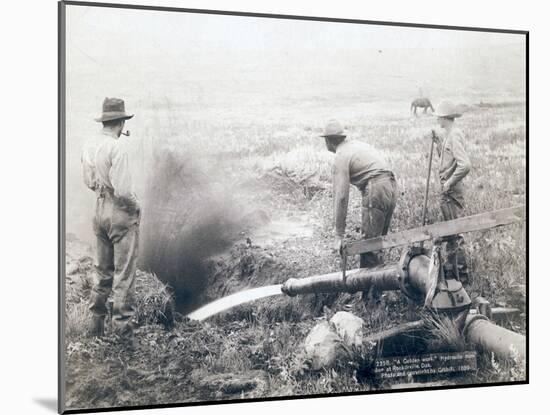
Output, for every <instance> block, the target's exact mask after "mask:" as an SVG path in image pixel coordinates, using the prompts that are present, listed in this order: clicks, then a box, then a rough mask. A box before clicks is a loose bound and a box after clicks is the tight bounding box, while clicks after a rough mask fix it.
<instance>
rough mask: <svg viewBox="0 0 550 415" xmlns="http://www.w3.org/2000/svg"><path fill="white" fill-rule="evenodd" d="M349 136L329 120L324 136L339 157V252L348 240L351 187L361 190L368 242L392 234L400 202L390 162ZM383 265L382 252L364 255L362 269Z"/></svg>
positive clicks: (336, 182) (336, 203) (336, 219)
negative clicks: (392, 220) (393, 219)
mask: <svg viewBox="0 0 550 415" xmlns="http://www.w3.org/2000/svg"><path fill="white" fill-rule="evenodd" d="M346 136H347V134H346V133H345V131H344V129H343V127H342V125H341V124H340V123H339V122H338V121H336V120H331V121H329V122H328V124H327V125H326V127H325V130H324V132H323V134H322V135H321V137H323V138H324V139H325V144H326V147H327V150H329V151H330V152H333V153H335V154H336V157H335V159H334V168H333V198H334V222H335V231H336V238H335V242H334V247H333V250H334V251H337V252H339V251H340V249H341V247H342V244H343V241H344V238H345V231H346V216H347V211H348V202H349V187H350V184H352V185H354V186H356V187H357V188H358V189H359V190H360V191H361V195H362V210H361V234H362V237H363V238H364V239H369V238H374V237H376V236H380V235H386V234H387V233H388V230H389V228H390V223H391V219H392V215H393V211H394V209H395V204H396V201H397V184H396V182H395V176H394V174H393V172H392V170H391V168H390V167H389V165H388V163H387V162H386V161H385V160H384V159H383V158H382V157H381V156H380V155H378V154H377V152H376V150H374V148H372V147H371V146H370V145H369V144H367V143H364V142H362V141H356V140H351V139H348V138H346ZM380 263H381V258H380V257H379V254H378V253H375V252H368V253H365V254H361V260H360V266H361V267H362V268H365V267H374V266H377V265H379V264H380Z"/></svg>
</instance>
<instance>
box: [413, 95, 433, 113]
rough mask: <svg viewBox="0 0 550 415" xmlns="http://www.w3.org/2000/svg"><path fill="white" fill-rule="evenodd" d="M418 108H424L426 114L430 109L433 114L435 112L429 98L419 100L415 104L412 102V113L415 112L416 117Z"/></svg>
mask: <svg viewBox="0 0 550 415" xmlns="http://www.w3.org/2000/svg"><path fill="white" fill-rule="evenodd" d="M417 108H424V114H426V112H427V111H428V108H430V109H431V110H432V112H434V107H433V106H432V103H431V102H430V100H429V99H428V98H417V99H415V100H414V101H413V102H411V112H413V113H414V115H415V116H416V109H417Z"/></svg>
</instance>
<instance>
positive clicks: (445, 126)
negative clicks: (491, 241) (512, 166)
mask: <svg viewBox="0 0 550 415" xmlns="http://www.w3.org/2000/svg"><path fill="white" fill-rule="evenodd" d="M435 115H436V116H437V122H438V124H439V127H440V130H439V132H438V134H433V135H432V136H433V137H434V140H435V142H436V145H437V151H438V154H439V170H438V172H439V180H440V182H441V192H440V207H441V213H442V214H443V219H444V220H451V219H456V218H458V217H459V216H461V214H462V211H463V209H464V187H463V183H462V181H463V179H464V178H465V177H466V175H467V174H468V173H469V172H470V169H471V163H470V158H469V157H468V154H467V152H466V149H465V141H466V140H465V136H464V133H463V132H462V130H460V129H459V128H458V127H457V126H456V123H455V119H456V118H458V117H460V116H462V113H461V111H460V110H459V109H458V107H457V106H456V105H454V104H453V103H452V102H450V101H444V102H442V103H441V104H439V106H438V107H437V109H436V111H435ZM444 267H445V272H447V273H452V274H453V275H454V277H456V278H459V279H460V280H461V281H462V282H463V283H468V282H469V276H468V264H467V258H466V254H465V251H464V239H463V237H462V236H461V235H458V236H457V237H456V238H451V239H450V240H448V242H447V261H446V263H445V265H444Z"/></svg>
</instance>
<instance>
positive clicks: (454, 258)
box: [440, 182, 468, 282]
mask: <svg viewBox="0 0 550 415" xmlns="http://www.w3.org/2000/svg"><path fill="white" fill-rule="evenodd" d="M440 207H441V213H442V214H443V219H444V220H445V221H447V220H452V219H457V218H459V217H460V216H462V212H463V210H464V189H463V186H462V182H458V183H457V184H456V185H455V186H453V187H452V188H451V189H450V190H449V191H448V192H445V193H443V192H442V193H441V194H440ZM446 251H447V261H446V264H445V269H446V270H449V271H450V272H452V273H453V274H454V276H455V277H456V278H458V279H460V280H461V281H462V282H468V264H467V258H466V252H465V250H464V238H463V237H462V235H456V236H455V237H450V238H448V239H447V247H446ZM449 271H447V272H449Z"/></svg>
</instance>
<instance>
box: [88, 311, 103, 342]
mask: <svg viewBox="0 0 550 415" xmlns="http://www.w3.org/2000/svg"><path fill="white" fill-rule="evenodd" d="M104 335H105V316H94V317H92V324H91V327H90V337H103V336H104Z"/></svg>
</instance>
